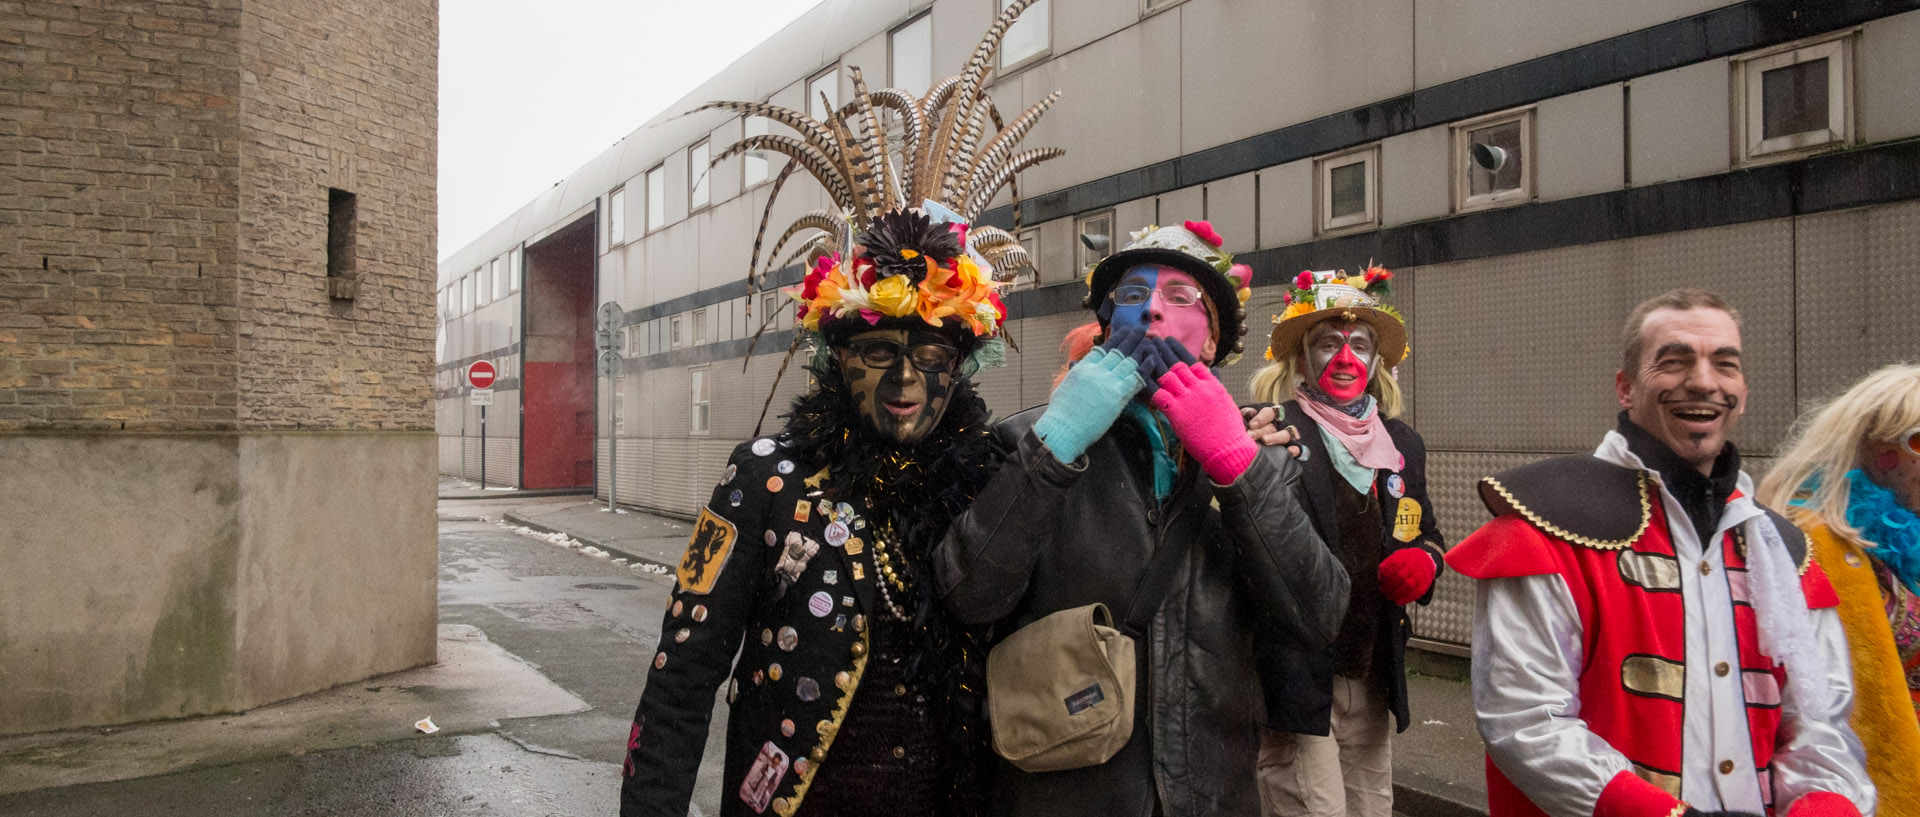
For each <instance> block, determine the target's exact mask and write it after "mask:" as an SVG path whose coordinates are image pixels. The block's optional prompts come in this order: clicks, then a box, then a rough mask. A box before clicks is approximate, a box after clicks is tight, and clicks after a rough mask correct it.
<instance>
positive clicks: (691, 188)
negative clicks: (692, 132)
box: [687, 142, 711, 210]
mask: <svg viewBox="0 0 1920 817" xmlns="http://www.w3.org/2000/svg"><path fill="white" fill-rule="evenodd" d="M708 148H709V145H708V143H706V142H701V143H700V144H697V145H694V146H693V149H691V150H689V151H687V178H688V179H689V180H690V181H689V182H688V183H687V209H689V210H698V209H700V208H702V207H705V206H707V202H708V200H709V199H710V197H711V194H709V193H708V192H707V190H708V186H707V161H708V160H707V156H708V155H709V154H710V151H709V150H708Z"/></svg>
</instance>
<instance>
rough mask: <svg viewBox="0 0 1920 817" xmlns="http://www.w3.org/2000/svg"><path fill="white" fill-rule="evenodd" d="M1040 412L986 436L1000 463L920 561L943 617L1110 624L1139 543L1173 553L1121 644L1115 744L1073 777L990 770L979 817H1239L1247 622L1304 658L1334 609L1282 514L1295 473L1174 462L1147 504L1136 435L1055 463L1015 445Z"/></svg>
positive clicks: (1245, 783) (1334, 626)
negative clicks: (1139, 623) (1124, 652)
mask: <svg viewBox="0 0 1920 817" xmlns="http://www.w3.org/2000/svg"><path fill="white" fill-rule="evenodd" d="M1040 411H1041V409H1030V410H1028V411H1025V412H1022V413H1020V414H1016V415H1014V416H1012V417H1010V418H1008V419H1006V420H1005V421H1003V422H1002V423H1001V424H1000V426H999V427H998V429H997V430H996V432H995V434H996V436H997V438H998V439H999V440H1000V442H1001V443H1002V444H1003V445H1005V446H1006V447H1007V448H1008V450H1009V460H1008V462H1007V463H1006V464H1005V465H1003V466H1002V467H1001V470H1000V471H999V473H998V474H996V475H995V477H994V478H993V480H992V481H990V482H989V483H988V484H987V487H986V488H984V489H982V490H981V492H980V493H979V494H978V495H977V496H976V497H975V500H974V504H973V506H972V508H971V509H970V510H968V511H967V512H966V513H965V514H963V515H962V516H961V517H960V518H959V519H958V520H956V521H955V522H954V524H953V526H952V527H951V528H949V530H948V533H947V537H946V539H945V540H944V541H943V542H942V543H941V545H940V547H939V548H938V549H936V551H935V554H934V566H935V571H936V574H937V576H938V579H939V588H940V592H941V598H942V600H943V601H944V602H945V603H946V605H947V607H948V609H949V610H951V611H952V612H953V614H954V615H955V616H957V617H959V618H960V619H962V620H964V621H968V622H988V621H998V622H1002V626H1001V627H1000V628H999V632H1002V633H1006V632H1012V631H1013V630H1015V629H1017V628H1019V627H1021V626H1024V625H1026V624H1028V623H1030V622H1032V621H1034V620H1036V619H1038V618H1040V617H1042V616H1045V615H1048V614H1050V613H1054V612H1058V611H1060V610H1066V609H1070V608H1074V607H1081V606H1084V605H1088V604H1092V603H1094V602H1101V603H1104V604H1105V605H1107V608H1108V609H1109V610H1111V611H1112V612H1113V615H1114V617H1115V619H1116V620H1121V619H1124V618H1125V615H1126V613H1125V611H1126V610H1127V606H1128V604H1129V602H1130V601H1131V600H1132V598H1133V593H1134V590H1135V586H1136V584H1137V583H1138V581H1139V579H1140V576H1141V574H1142V573H1143V572H1144V571H1145V569H1146V566H1147V563H1148V560H1149V557H1150V556H1151V555H1152V553H1153V552H1154V549H1155V547H1156V543H1157V544H1158V546H1160V547H1181V548H1187V549H1188V550H1189V551H1190V556H1189V558H1188V559H1187V560H1186V563H1185V564H1184V565H1182V566H1181V567H1180V568H1179V570H1178V571H1177V572H1176V574H1175V577H1174V580H1173V586H1172V589H1171V590H1170V591H1168V593H1167V596H1166V600H1165V602H1164V603H1163V604H1162V605H1161V607H1160V611H1159V613H1158V615H1157V616H1155V618H1154V619H1153V624H1152V626H1151V628H1150V629H1149V632H1148V633H1147V634H1146V638H1144V639H1140V640H1139V641H1138V643H1137V645H1136V656H1137V658H1138V660H1139V676H1138V677H1139V678H1140V683H1141V685H1142V689H1139V690H1136V694H1135V696H1134V700H1135V707H1136V708H1135V713H1134V732H1133V739H1132V740H1131V741H1129V742H1128V744H1127V745H1126V747H1124V748H1123V749H1121V750H1120V752H1119V754H1117V755H1115V756H1114V757H1113V758H1112V759H1111V760H1109V761H1107V762H1106V763H1104V764H1101V765H1099V766H1093V767H1088V768H1084V769H1074V770H1070V771H1063V772H1048V773H1040V774H1034V773H1027V772H1022V771H1020V770H1018V769H1016V768H1014V767H1013V766H1012V765H1011V764H1007V763H1005V762H1001V763H1000V764H999V768H998V770H997V772H996V779H995V785H994V792H993V798H994V801H995V802H994V809H993V811H994V813H997V814H1007V815H1073V814H1087V815H1096V814H1097V815H1116V816H1117V817H1136V815H1137V817H1147V815H1151V814H1155V813H1163V814H1178V815H1191V816H1192V817H1199V816H1200V815H1214V814H1219V815H1243V814H1255V813H1257V812H1258V811H1259V807H1260V801H1259V795H1258V792H1257V789H1256V787H1255V783H1254V763H1255V759H1256V756H1257V754H1258V750H1259V725H1260V723H1261V719H1262V713H1261V702H1260V695H1259V689H1260V687H1259V682H1258V681H1257V680H1256V678H1255V676H1254V668H1253V630H1254V625H1255V622H1256V621H1258V622H1260V623H1262V624H1264V625H1265V626H1266V627H1267V628H1269V630H1270V631H1271V632H1273V633H1276V634H1278V635H1279V636H1280V637H1283V638H1287V639H1289V640H1291V642H1292V643H1293V644H1294V645H1295V646H1297V647H1299V648H1301V649H1316V648H1319V647H1322V646H1325V645H1326V644H1328V643H1329V642H1330V641H1331V640H1332V639H1333V637H1334V635H1335V633H1336V631H1337V630H1338V628H1339V625H1340V620H1341V617H1342V616H1343V615H1344V614H1345V612H1346V600H1347V595H1348V590H1347V575H1346V572H1345V571H1344V570H1343V569H1342V568H1341V567H1340V563H1339V561H1338V560H1337V559H1336V558H1335V557H1334V555H1333V554H1332V552H1330V551H1329V550H1328V549H1327V547H1326V545H1324V544H1322V543H1321V541H1320V538H1319V536H1318V535H1316V534H1315V533H1314V531H1313V527H1312V525H1311V523H1310V522H1309V521H1308V518H1307V515H1306V512H1305V511H1304V510H1303V509H1302V508H1301V506H1300V502H1299V500H1298V493H1297V492H1298V482H1299V479H1300V470H1299V467H1298V466H1297V465H1296V464H1295V463H1294V462H1293V461H1292V460H1291V459H1289V458H1288V457H1287V455H1286V451H1285V450H1284V449H1274V448H1268V449H1262V450H1261V452H1260V455H1259V456H1257V457H1255V458H1254V460H1253V463H1252V465H1250V466H1249V467H1248V468H1247V470H1246V472H1245V473H1244V474H1242V475H1241V476H1240V478H1239V479H1238V480H1236V481H1235V482H1234V483H1233V484H1232V485H1227V486H1221V487H1215V486H1213V485H1211V482H1210V481H1209V480H1207V479H1206V477H1205V476H1204V475H1201V474H1199V472H1198V469H1197V468H1194V467H1192V465H1191V464H1190V463H1189V464H1188V467H1187V468H1186V469H1184V471H1183V474H1182V479H1181V481H1180V483H1179V485H1178V487H1177V488H1176V489H1175V490H1174V493H1173V495H1172V496H1170V497H1168V499H1167V501H1166V502H1165V503H1164V504H1160V503H1156V502H1155V500H1154V497H1153V494H1152V485H1153V478H1152V465H1151V461H1150V459H1149V457H1150V449H1149V448H1148V447H1147V446H1148V443H1147V441H1146V435H1145V432H1144V431H1143V430H1141V429H1140V428H1139V426H1137V425H1136V424H1135V423H1133V422H1132V421H1130V420H1128V419H1126V418H1122V419H1120V420H1118V421H1116V422H1115V423H1114V426H1113V428H1112V429H1111V430H1109V431H1108V432H1107V434H1106V436H1104V437H1102V438H1101V439H1100V440H1099V441H1098V442H1096V443H1094V444H1093V446H1092V447H1091V448H1090V449H1088V451H1087V453H1086V455H1085V456H1084V457H1083V458H1082V459H1081V460H1080V461H1078V462H1076V463H1074V464H1072V465H1066V464H1063V463H1061V462H1060V461H1059V460H1057V459H1055V458H1054V456H1053V454H1052V453H1051V452H1049V451H1048V450H1047V449H1046V447H1045V446H1044V445H1043V444H1042V443H1041V442H1040V440H1039V438H1038V437H1036V436H1035V435H1034V434H1033V432H1032V425H1033V422H1034V420H1036V419H1038V417H1039V414H1040ZM1156 800H1157V801H1158V807H1157V809H1156Z"/></svg>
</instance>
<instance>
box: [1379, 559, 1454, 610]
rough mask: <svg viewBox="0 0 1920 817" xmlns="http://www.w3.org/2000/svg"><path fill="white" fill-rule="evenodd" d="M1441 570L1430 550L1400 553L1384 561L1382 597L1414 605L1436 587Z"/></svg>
mask: <svg viewBox="0 0 1920 817" xmlns="http://www.w3.org/2000/svg"><path fill="white" fill-rule="evenodd" d="M1439 569H1440V566H1439V565H1436V564H1434V562H1433V554H1431V553H1428V552H1427V549H1426V548H1423V547H1410V548H1404V549H1402V550H1399V551H1397V552H1395V553H1394V554H1393V555H1392V556H1388V557H1387V558H1386V559H1384V560H1382V561H1381V562H1380V595H1383V596H1386V597H1387V601H1390V602H1393V603H1394V604H1412V603H1414V602H1415V601H1418V600H1419V599H1420V597H1421V596H1424V595H1426V594H1427V589H1428V588H1431V587H1433V576H1434V574H1435V573H1437V572H1439Z"/></svg>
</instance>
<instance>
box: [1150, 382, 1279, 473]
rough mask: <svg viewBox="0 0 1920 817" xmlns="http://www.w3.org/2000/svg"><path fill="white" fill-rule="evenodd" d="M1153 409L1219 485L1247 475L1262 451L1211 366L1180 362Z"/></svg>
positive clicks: (1162, 387)
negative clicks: (1247, 471) (1171, 427)
mask: <svg viewBox="0 0 1920 817" xmlns="http://www.w3.org/2000/svg"><path fill="white" fill-rule="evenodd" d="M1159 382H1160V390H1159V391H1157V392H1154V394H1153V407H1154V408H1157V409H1159V410H1160V413H1162V414H1165V415H1167V421H1168V422H1169V423H1172V424H1173V433H1174V436H1176V437H1179V438H1180V444H1181V445H1183V446H1185V447H1186V450H1187V453H1188V454H1191V455H1193V458H1194V459H1195V460H1197V461H1199V463H1200V467H1201V468H1204V469H1206V472H1207V476H1208V477H1211V478H1212V479H1213V482H1214V484H1216V485H1227V484H1231V483H1232V482H1233V481H1234V480H1236V479H1239V478H1240V475H1241V474H1243V473H1246V470H1247V466H1248V465H1249V464H1251V463H1252V462H1253V458H1254V456H1255V455H1256V454H1259V453H1260V446H1259V444H1258V443H1255V442H1254V441H1253V440H1251V439H1249V438H1248V437H1247V427H1246V424H1245V423H1243V422H1241V419H1240V407H1239V406H1238V405H1236V404H1235V403H1234V402H1233V395H1230V394H1228V393H1227V389H1226V387H1225V386H1222V385H1220V381H1219V380H1216V379H1214V377H1213V372H1212V371H1211V370H1209V369H1208V368H1207V365H1206V364H1205V363H1192V364H1188V363H1175V364H1173V367H1172V368H1169V369H1167V372H1166V374H1163V375H1160V381H1159Z"/></svg>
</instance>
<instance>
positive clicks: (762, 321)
mask: <svg viewBox="0 0 1920 817" xmlns="http://www.w3.org/2000/svg"><path fill="white" fill-rule="evenodd" d="M784 306H786V299H785V298H782V297H780V292H779V290H775V291H773V292H765V293H761V295H760V317H759V319H758V320H757V321H756V323H755V324H754V326H753V330H754V331H756V332H758V331H760V327H762V326H765V327H767V328H768V329H769V330H773V329H779V328H780V310H781V308H782V307H784Z"/></svg>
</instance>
